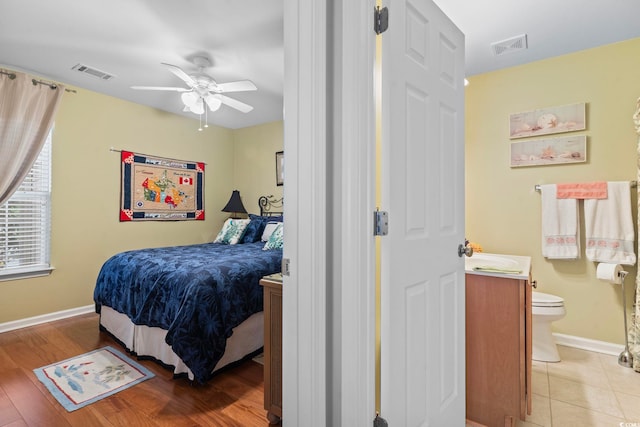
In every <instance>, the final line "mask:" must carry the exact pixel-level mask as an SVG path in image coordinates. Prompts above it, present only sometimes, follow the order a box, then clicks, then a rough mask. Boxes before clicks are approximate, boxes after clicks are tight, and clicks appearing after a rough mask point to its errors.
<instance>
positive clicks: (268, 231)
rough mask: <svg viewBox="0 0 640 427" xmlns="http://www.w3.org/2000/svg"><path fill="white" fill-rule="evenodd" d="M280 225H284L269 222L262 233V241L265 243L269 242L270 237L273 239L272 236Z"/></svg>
mask: <svg viewBox="0 0 640 427" xmlns="http://www.w3.org/2000/svg"><path fill="white" fill-rule="evenodd" d="M278 224H282V223H281V222H273V221H269V222H267V225H265V227H264V232H263V233H262V239H261V240H262V241H263V242H267V241H269V237H271V234H272V233H273V232H274V231H275V229H276V227H277V226H278Z"/></svg>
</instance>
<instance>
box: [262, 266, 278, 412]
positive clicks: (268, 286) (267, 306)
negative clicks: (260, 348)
mask: <svg viewBox="0 0 640 427" xmlns="http://www.w3.org/2000/svg"><path fill="white" fill-rule="evenodd" d="M260 285H262V286H263V288H264V409H266V410H267V420H269V423H270V424H278V423H279V422H280V418H281V417H282V274H280V273H278V274H272V275H270V276H265V277H263V278H262V279H261V280H260Z"/></svg>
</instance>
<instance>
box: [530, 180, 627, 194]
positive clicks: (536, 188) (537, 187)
mask: <svg viewBox="0 0 640 427" xmlns="http://www.w3.org/2000/svg"><path fill="white" fill-rule="evenodd" d="M629 185H630V186H631V188H636V187H637V186H638V181H630V182H629ZM533 189H534V190H536V191H537V192H538V193H539V192H540V184H536V185H535V186H534V187H533Z"/></svg>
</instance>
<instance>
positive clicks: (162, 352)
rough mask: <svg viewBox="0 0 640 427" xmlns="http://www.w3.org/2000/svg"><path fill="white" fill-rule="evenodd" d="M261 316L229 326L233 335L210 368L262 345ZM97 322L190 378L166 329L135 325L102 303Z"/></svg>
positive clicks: (139, 351)
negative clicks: (231, 327)
mask: <svg viewBox="0 0 640 427" xmlns="http://www.w3.org/2000/svg"><path fill="white" fill-rule="evenodd" d="M263 319H264V312H262V311H260V312H258V313H255V314H253V315H251V316H250V317H249V318H248V319H247V320H245V321H244V322H242V323H241V324H239V325H238V326H236V327H235V328H234V329H233V335H231V337H230V338H229V339H228V340H227V347H226V349H225V352H224V355H223V356H222V359H220V361H219V362H218V364H217V365H216V367H215V369H214V370H213V371H214V372H215V371H217V370H219V369H221V368H223V367H225V366H227V365H229V364H230V363H233V362H237V361H238V360H241V359H242V358H244V357H245V356H247V355H249V354H251V353H254V352H256V351H257V350H259V349H260V348H262V347H263V346H264V326H263V325H264V321H263ZM100 325H101V326H102V327H103V328H104V329H106V330H107V332H109V333H110V334H111V335H113V336H114V337H115V338H116V339H118V340H119V341H120V342H121V343H122V344H123V345H124V346H125V347H126V348H127V349H128V350H129V351H131V352H133V353H135V354H136V355H138V356H139V357H152V358H154V359H156V360H158V361H160V362H162V363H163V364H164V365H168V366H170V367H173V373H174V375H177V376H178V375H185V374H186V375H187V377H188V378H189V379H190V380H193V378H194V376H193V373H192V372H191V370H190V369H189V368H188V367H187V365H185V364H184V362H183V361H182V359H180V358H179V357H178V355H176V354H175V353H174V352H173V350H172V349H171V347H170V346H169V345H168V344H167V343H166V342H165V340H164V339H165V337H166V335H167V331H165V330H164V329H161V328H156V327H149V326H145V325H135V324H134V323H132V322H131V320H130V319H129V318H128V317H127V316H126V315H125V314H122V313H119V312H117V311H116V310H114V309H112V308H111V307H107V306H104V305H103V306H102V307H101V309H100Z"/></svg>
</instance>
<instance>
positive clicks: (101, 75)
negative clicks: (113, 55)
mask: <svg viewBox="0 0 640 427" xmlns="http://www.w3.org/2000/svg"><path fill="white" fill-rule="evenodd" d="M72 70H76V71H80V72H81V73H85V74H89V75H90V76H93V77H96V78H98V79H100V80H111V79H112V78H114V77H115V76H114V75H113V74H109V73H106V72H104V71H101V70H98V69H97V68H93V67H90V66H88V65H83V64H76V65H75V66H74V67H73V68H72Z"/></svg>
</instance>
